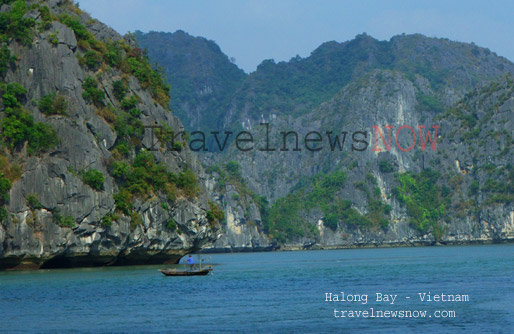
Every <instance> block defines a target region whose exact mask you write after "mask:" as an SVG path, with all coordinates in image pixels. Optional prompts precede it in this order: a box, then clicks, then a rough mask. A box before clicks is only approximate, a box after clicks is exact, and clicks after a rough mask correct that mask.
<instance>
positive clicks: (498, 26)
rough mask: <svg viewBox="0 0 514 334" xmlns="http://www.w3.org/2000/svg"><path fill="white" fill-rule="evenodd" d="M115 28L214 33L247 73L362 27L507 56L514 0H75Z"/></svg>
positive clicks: (512, 52) (512, 51) (513, 55)
mask: <svg viewBox="0 0 514 334" xmlns="http://www.w3.org/2000/svg"><path fill="white" fill-rule="evenodd" d="M79 3H80V8H82V9H83V10H85V11H87V12H89V13H90V14H92V15H93V16H94V17H95V18H97V19H99V20H100V21H103V22H104V23H107V24H109V25H110V26H112V27H113V28H114V29H116V30H117V31H118V32H120V33H122V34H124V33H126V32H127V31H135V30H141V31H144V32H147V31H151V30H155V31H169V32H174V31H176V30H179V29H181V30H184V31H186V32H188V33H190V34H191V35H194V36H203V37H206V38H208V39H212V40H214V41H215V42H216V43H217V44H218V45H219V46H220V47H221V49H222V50H223V52H224V53H226V54H227V55H228V56H229V57H235V58H236V64H237V65H238V66H239V67H241V68H243V69H244V70H245V71H246V72H251V71H253V70H255V68H256V67H257V65H258V64H260V63H261V61H262V60H264V59H270V58H273V59H275V60H276V61H280V60H289V59H290V58H291V57H294V56H296V55H297V54H298V55H300V56H302V57H305V56H308V55H309V54H310V53H311V51H313V50H314V49H315V48H316V47H318V46H319V45H320V44H321V43H323V42H326V41H331V40H335V41H338V42H343V41H346V40H349V39H352V38H353V37H355V35H357V34H360V33H362V32H366V33H367V34H368V35H371V36H373V37H375V38H377V39H380V40H383V39H387V40H388V39H389V38H391V36H394V35H398V34H401V33H407V34H409V33H422V34H424V35H427V36H430V37H446V38H449V39H452V40H457V41H462V42H475V43H476V44H477V45H479V46H483V47H487V48H489V49H491V50H492V51H494V52H496V53H497V54H498V55H500V56H504V57H506V58H508V59H509V60H511V61H513V60H514V37H513V36H514V1H512V0H502V1H472V0H465V1H448V0H446V1H436V0H430V1H402V0H389V1H366V0H356V1H341V0H323V1H322V0H310V1H307V0H304V1H301V0H249V1H244V0H216V1H207V0H187V1H186V0H148V1H143V0H109V1H105V0H80V1H79Z"/></svg>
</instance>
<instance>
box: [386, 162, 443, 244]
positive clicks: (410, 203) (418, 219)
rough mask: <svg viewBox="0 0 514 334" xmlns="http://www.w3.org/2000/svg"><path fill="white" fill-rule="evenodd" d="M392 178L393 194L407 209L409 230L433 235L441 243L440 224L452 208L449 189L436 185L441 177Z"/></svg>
mask: <svg viewBox="0 0 514 334" xmlns="http://www.w3.org/2000/svg"><path fill="white" fill-rule="evenodd" d="M395 176H396V179H397V181H398V182H399V186H398V187H396V188H395V189H394V190H393V194H394V195H395V197H396V198H397V199H398V200H399V201H400V203H402V204H404V205H405V206H406V208H407V214H408V215H409V218H410V224H411V226H412V227H414V228H415V229H416V230H418V231H420V232H422V233H428V232H432V234H433V236H434V237H435V239H436V240H440V238H441V237H442V235H443V233H444V229H443V228H442V226H441V222H442V221H443V220H444V219H445V217H447V209H448V208H449V207H450V205H451V199H450V192H451V191H450V188H448V187H447V186H439V185H437V181H438V180H439V179H440V177H441V173H439V172H437V171H433V170H424V171H422V172H421V173H418V174H415V173H411V172H408V173H402V174H396V175H395Z"/></svg>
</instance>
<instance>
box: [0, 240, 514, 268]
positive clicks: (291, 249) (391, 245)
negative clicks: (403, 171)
mask: <svg viewBox="0 0 514 334" xmlns="http://www.w3.org/2000/svg"><path fill="white" fill-rule="evenodd" d="M508 244H514V239H502V240H471V241H451V242H442V243H436V242H411V243H387V244H379V245H377V244H362V245H356V244H353V245H346V246H344V245H343V246H341V245H338V246H319V245H312V246H309V247H307V248H306V247H301V246H292V245H290V246H283V247H280V246H279V247H277V248H273V249H271V247H259V248H237V249H236V248H216V249H209V248H207V249H202V250H200V251H194V252H191V253H190V254H199V255H205V254H229V253H230V254H234V253H264V252H295V251H322V250H343V249H376V248H416V247H458V246H481V245H484V246H485V245H508ZM180 258H182V256H180V257H177V256H173V259H174V260H173V261H172V260H171V257H170V259H168V260H165V261H162V262H157V261H150V262H148V263H144V262H142V261H136V262H134V263H130V262H124V263H121V264H120V263H117V264H112V265H85V264H86V263H87V262H86V261H85V262H83V264H84V265H76V266H69V267H55V268H52V267H45V268H41V267H38V266H37V265H36V264H35V263H34V262H35V261H34V262H32V261H31V260H33V259H30V258H25V261H23V260H20V265H19V266H15V267H12V268H5V269H0V272H10V271H38V270H45V269H75V268H106V267H130V266H141V265H143V266H144V265H149V266H150V265H153V266H155V265H167V264H177V263H178V262H174V261H180ZM70 259H73V257H70ZM83 259H84V258H83ZM10 260H13V259H12V258H11V259H10Z"/></svg>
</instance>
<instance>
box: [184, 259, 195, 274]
mask: <svg viewBox="0 0 514 334" xmlns="http://www.w3.org/2000/svg"><path fill="white" fill-rule="evenodd" d="M186 262H187V263H188V264H189V269H190V270H191V271H193V269H194V267H195V259H193V257H192V256H191V255H189V257H188V258H187V260H186Z"/></svg>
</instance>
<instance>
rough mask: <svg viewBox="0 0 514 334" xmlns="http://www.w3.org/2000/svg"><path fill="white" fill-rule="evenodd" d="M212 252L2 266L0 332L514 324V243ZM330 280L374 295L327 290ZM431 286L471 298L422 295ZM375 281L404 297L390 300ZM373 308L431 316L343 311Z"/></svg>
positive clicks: (446, 329) (491, 327)
mask: <svg viewBox="0 0 514 334" xmlns="http://www.w3.org/2000/svg"><path fill="white" fill-rule="evenodd" d="M205 257H212V263H213V264H214V272H213V274H212V275H209V276H205V277H200V276H197V277H165V276H163V275H162V274H161V273H159V272H158V271H157V268H158V267H156V266H140V267H118V268H94V269H69V270H44V271H26V272H1V273H0V295H1V300H0V332H2V333H4V332H7V333H10V332H20V333H33V332H37V333H68V332H71V333H146V332H161V333H165V332H173V333H218V332H219V333H356V332H359V333H375V332H377V333H514V323H513V317H514V245H512V244H511V245H490V246H460V247H422V248H391V249H353V250H334V251H305V252H274V253H245V254H216V255H209V256H204V258H205ZM327 292H332V293H340V292H345V293H346V294H347V295H348V294H353V295H355V294H359V295H363V294H367V295H368V302H367V304H362V302H360V303H359V302H326V301H325V299H326V295H325V293H327ZM420 292H431V293H432V295H433V294H436V293H445V294H454V295H455V294H459V295H463V294H465V295H468V296H469V302H431V303H426V302H425V303H422V302H420V301H419V298H418V295H417V293H420ZM376 293H384V294H393V295H394V294H397V295H398V297H397V299H396V301H395V303H394V304H393V305H391V304H389V303H384V302H377V301H376ZM406 297H411V299H407V298H406ZM371 308H373V309H374V310H375V311H376V310H382V311H385V310H391V311H394V310H411V311H412V310H427V318H369V317H368V318H348V317H346V318H343V317H340V318H335V317H334V309H336V310H338V311H341V310H346V311H349V310H356V311H359V310H360V311H365V310H368V311H369V310H370V309H371ZM437 310H439V311H441V310H442V311H448V310H453V311H455V317H454V318H435V316H434V312H435V311H437ZM428 315H431V316H432V317H431V318H428Z"/></svg>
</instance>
